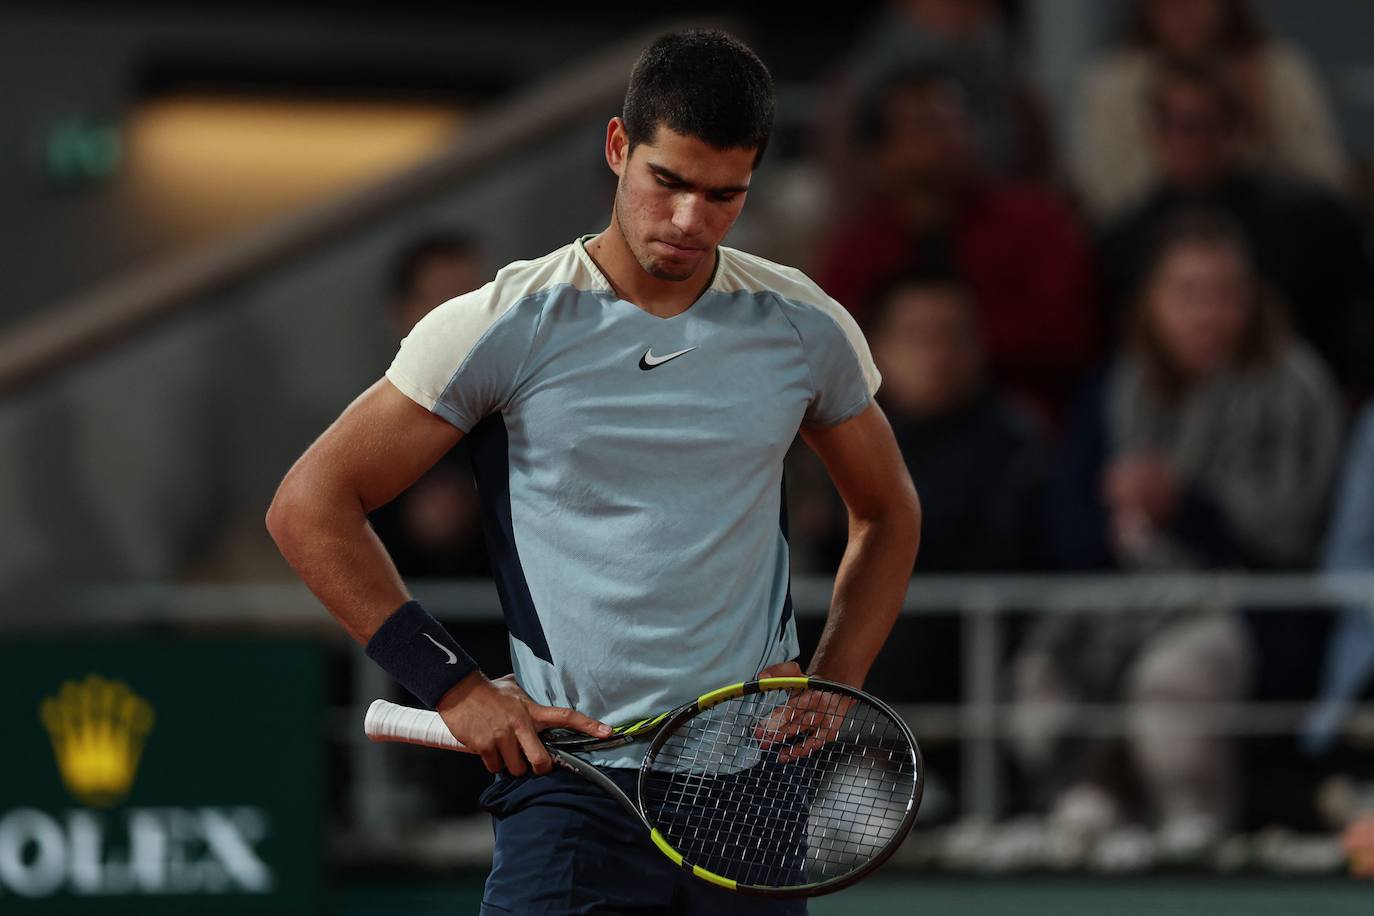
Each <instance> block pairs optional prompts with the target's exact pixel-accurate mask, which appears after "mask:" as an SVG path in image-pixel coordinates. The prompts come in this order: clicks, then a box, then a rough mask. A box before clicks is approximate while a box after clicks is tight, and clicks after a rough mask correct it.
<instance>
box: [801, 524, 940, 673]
mask: <svg viewBox="0 0 1374 916" xmlns="http://www.w3.org/2000/svg"><path fill="white" fill-rule="evenodd" d="M920 530H921V523H920V511H919V509H918V508H917V507H914V506H913V507H909V508H908V507H905V506H904V507H901V508H894V509H892V510H891V511H889V512H888V513H886V514H885V515H883V516H881V517H880V518H878V519H875V520H863V519H851V520H850V525H849V545H848V547H846V548H845V553H844V558H843V559H842V560H841V561H840V569H839V572H838V573H837V574H836V576H835V594H834V597H833V598H832V599H831V602H830V615H829V617H828V618H827V619H826V624H825V631H824V632H823V633H822V634H821V641H820V645H819V646H817V648H816V654H815V655H814V656H813V657H812V660H811V673H812V674H815V675H817V676H819V677H824V678H827V679H829V680H834V681H839V682H841V683H845V684H852V685H854V686H861V685H862V684H863V681H864V678H865V677H866V676H867V675H868V669H869V667H870V666H871V665H872V664H873V659H875V658H876V657H877V656H878V651H879V650H880V649H882V647H883V643H884V642H885V641H886V640H887V635H888V633H889V632H890V631H891V629H892V624H893V623H894V622H895V621H896V619H897V615H898V613H900V612H901V607H902V601H903V599H904V598H905V597H906V590H907V583H908V582H909V581H910V579H911V569H912V566H913V565H914V564H915V561H916V549H917V546H918V544H919V541H920Z"/></svg>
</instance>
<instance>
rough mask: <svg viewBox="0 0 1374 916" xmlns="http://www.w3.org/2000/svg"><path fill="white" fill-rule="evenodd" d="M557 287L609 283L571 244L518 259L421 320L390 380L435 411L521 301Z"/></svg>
mask: <svg viewBox="0 0 1374 916" xmlns="http://www.w3.org/2000/svg"><path fill="white" fill-rule="evenodd" d="M573 244H577V243H576V242H574V243H573ZM555 286H574V287H576V288H578V289H593V288H598V289H599V288H602V287H603V286H604V284H603V283H602V282H601V280H600V278H598V277H596V276H594V275H593V274H591V273H590V272H589V271H588V270H587V269H586V267H585V265H584V264H583V263H582V261H581V260H580V259H579V258H577V257H576V255H575V254H574V253H573V251H572V246H571V245H565V246H563V247H562V248H556V249H554V250H553V251H551V252H549V253H548V254H546V255H544V256H542V257H539V258H534V259H532V260H526V261H512V262H511V263H509V264H507V265H506V266H505V267H502V268H501V269H500V270H499V271H497V272H496V277H495V278H494V279H492V280H490V281H488V282H487V283H486V284H485V285H484V286H482V287H481V288H480V289H475V290H473V291H472V292H470V293H464V294H463V295H461V296H456V297H454V298H452V299H448V300H446V301H445V302H442V303H440V304H439V305H438V306H436V307H435V308H434V309H433V310H432V311H431V312H429V314H427V315H425V316H424V317H423V318H421V319H420V320H419V322H417V323H416V325H415V327H414V328H412V329H411V331H410V333H409V334H408V335H406V337H405V339H404V340H402V341H401V347H400V350H399V351H398V352H397V354H396V357H395V359H394V360H392V363H391V366H390V368H388V369H387V371H386V377H387V379H388V380H389V381H390V382H391V383H392V384H393V385H395V386H396V387H397V388H398V389H400V391H401V392H402V393H404V394H405V395H406V396H407V397H409V398H410V399H411V400H413V401H415V402H417V403H418V404H420V405H421V406H422V407H424V408H426V409H428V410H433V409H434V405H435V404H436V403H437V402H438V400H439V396H440V395H441V394H442V393H443V391H444V388H445V387H446V386H447V385H448V383H449V380H450V379H452V378H453V376H454V373H456V372H457V371H458V369H459V368H460V367H461V366H462V365H463V362H464V361H465V360H466V359H467V358H468V357H469V356H470V355H471V354H472V352H473V350H474V349H475V348H476V347H477V345H478V344H479V343H480V342H481V340H482V338H483V337H484V336H486V334H487V332H489V331H490V330H491V328H492V327H493V326H494V325H495V324H496V323H497V322H498V321H500V320H501V318H502V317H503V316H504V315H506V313H507V312H509V311H510V310H511V309H512V308H514V307H515V306H517V305H518V304H519V303H521V302H526V301H529V300H530V299H531V297H533V296H535V295H536V294H538V293H540V292H542V291H544V290H547V289H550V288H552V287H555Z"/></svg>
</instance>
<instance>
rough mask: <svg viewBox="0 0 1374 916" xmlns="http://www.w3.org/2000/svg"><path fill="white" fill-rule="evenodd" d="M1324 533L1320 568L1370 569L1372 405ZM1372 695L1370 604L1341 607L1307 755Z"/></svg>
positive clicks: (1326, 743) (1326, 744)
mask: <svg viewBox="0 0 1374 916" xmlns="http://www.w3.org/2000/svg"><path fill="white" fill-rule="evenodd" d="M1334 507H1335V514H1334V518H1333V519H1332V523H1331V530H1330V532H1329V533H1328V534H1327V541H1326V555H1325V558H1324V566H1325V568H1326V569H1328V570H1331V571H1332V572H1351V571H1363V572H1371V571H1374V405H1370V406H1369V407H1366V408H1365V410H1364V413H1363V415H1362V416H1361V418H1360V421H1359V423H1358V424H1357V425H1356V427H1355V432H1354V435H1353V437H1352V439H1351V443H1350V448H1349V451H1348V453H1347V458H1346V462H1345V470H1344V472H1343V473H1342V476H1341V485H1340V488H1339V489H1338V490H1337V497H1336V500H1335V503H1334ZM1371 693H1374V608H1370V606H1369V605H1368V604H1365V605H1356V606H1354V607H1351V608H1348V609H1346V610H1345V611H1344V612H1343V613H1342V614H1341V618H1340V622H1339V623H1338V624H1337V626H1336V629H1335V632H1334V633H1332V636H1331V643H1330V645H1329V647H1328V649H1327V655H1326V669H1325V672H1324V675H1323V678H1322V687H1321V696H1320V698H1319V700H1320V701H1319V703H1318V705H1317V707H1316V708H1315V709H1314V711H1313V715H1312V716H1311V717H1310V719H1309V720H1308V722H1307V725H1306V727H1305V729H1304V733H1303V744H1304V746H1305V747H1306V749H1307V750H1308V751H1309V752H1310V753H1321V752H1324V751H1326V750H1327V749H1329V748H1330V747H1331V745H1332V743H1333V742H1334V741H1335V738H1336V734H1337V731H1338V730H1339V729H1340V726H1341V723H1342V720H1343V719H1344V718H1345V713H1346V710H1347V708H1348V707H1349V705H1350V703H1351V702H1353V701H1355V700H1358V699H1360V698H1361V697H1369V696H1370V695H1371Z"/></svg>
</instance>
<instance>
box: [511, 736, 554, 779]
mask: <svg viewBox="0 0 1374 916" xmlns="http://www.w3.org/2000/svg"><path fill="white" fill-rule="evenodd" d="M515 737H516V739H517V740H518V741H519V742H520V750H521V751H523V752H524V755H525V757H526V758H527V759H528V760H529V762H530V768H531V769H533V770H534V772H535V774H536V775H539V776H543V775H544V774H546V773H548V772H550V771H551V770H552V769H553V758H552V757H550V756H549V751H548V749H547V748H545V747H544V745H543V744H541V743H540V742H539V736H538V735H536V734H535V733H534V732H533V731H531V730H530V729H527V728H517V729H516V730H515Z"/></svg>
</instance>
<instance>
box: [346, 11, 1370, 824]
mask: <svg viewBox="0 0 1374 916" xmlns="http://www.w3.org/2000/svg"><path fill="white" fill-rule="evenodd" d="M1002 10H1003V7H1002V6H1001V5H999V4H997V3H993V2H988V0H902V2H892V3H889V4H888V5H887V6H886V7H885V8H884V9H883V10H882V12H881V14H880V15H879V17H878V19H876V20H875V21H874V22H872V23H871V24H870V25H869V27H868V28H867V29H865V30H864V31H863V32H862V34H861V37H860V38H859V40H858V43H857V45H856V46H855V47H853V48H852V49H850V51H849V53H848V54H847V55H846V57H845V60H846V63H845V64H844V65H843V66H841V67H840V68H838V70H837V71H836V72H835V74H834V75H833V76H832V78H831V79H829V80H828V81H827V83H826V85H825V86H824V87H823V89H824V92H823V96H824V99H825V102H824V105H823V106H821V108H820V110H819V111H818V113H817V123H816V130H815V136H814V144H813V148H812V150H811V154H812V158H813V160H814V162H815V163H816V174H817V175H818V176H819V177H818V180H819V181H821V182H822V183H823V184H824V185H825V192H826V193H825V196H826V199H827V200H828V201H831V203H830V204H829V205H828V213H827V218H826V221H825V225H826V226H827V227H828V231H827V232H826V233H825V234H824V235H823V236H822V237H821V238H819V240H818V242H817V244H816V245H815V250H814V251H813V252H812V256H811V260H810V263H807V264H801V265H798V266H801V267H802V268H803V269H805V270H806V271H807V272H808V273H809V274H810V275H811V276H812V277H813V278H815V279H816V280H817V282H818V283H820V285H821V286H822V287H823V288H824V289H825V290H826V291H827V292H828V293H829V294H830V295H831V296H833V297H834V298H835V299H836V300H838V301H839V302H840V303H842V304H843V305H844V306H845V307H846V308H847V309H849V310H850V311H851V312H852V313H853V314H854V316H855V317H856V318H857V319H858V321H859V322H860V324H861V325H862V326H863V328H864V329H865V332H866V334H867V337H868V340H869V344H870V346H871V348H872V351H873V355H874V358H875V360H876V362H877V364H878V367H879V369H880V371H881V372H882V375H883V385H882V388H881V390H880V392H879V394H878V398H879V401H880V402H881V404H882V406H883V409H884V410H885V412H886V413H887V416H888V418H889V420H890V422H891V424H892V427H893V429H894V431H895V433H896V437H897V441H898V443H899V444H900V446H901V449H902V452H903V454H904V456H905V458H906V461H907V464H908V467H909V468H910V471H911V475H912V477H913V479H914V481H915V483H916V488H917V490H918V492H919V494H920V497H921V502H922V506H923V511H924V524H923V538H922V544H921V550H920V555H919V558H918V560H917V564H916V568H915V570H914V573H915V575H917V576H920V575H921V574H923V573H937V572H951V573H968V572H986V571H1023V572H1025V571H1088V570H1097V571H1107V570H1120V571H1186V570H1254V571H1264V570H1314V569H1331V570H1369V569H1374V406H1371V407H1363V404H1364V402H1365V401H1366V398H1367V395H1368V394H1369V392H1370V389H1371V382H1372V381H1374V317H1372V316H1374V267H1372V266H1371V257H1370V250H1369V246H1368V238H1367V210H1368V206H1367V203H1368V202H1367V201H1362V200H1361V199H1360V197H1359V196H1358V193H1357V189H1356V182H1355V181H1354V179H1353V175H1354V170H1353V169H1352V166H1351V163H1350V162H1349V161H1348V156H1347V153H1346V151H1345V149H1344V148H1343V146H1342V143H1341V139H1340V136H1339V133H1338V130H1337V126H1336V123H1335V120H1334V118H1333V115H1332V106H1331V104H1330V102H1329V100H1328V98H1327V93H1326V90H1325V89H1324V87H1323V85H1322V82H1321V80H1320V78H1319V77H1318V75H1317V73H1316V71H1315V69H1314V67H1313V65H1312V64H1311V63H1310V61H1309V60H1308V58H1307V57H1306V56H1305V55H1304V53H1303V51H1302V50H1301V49H1299V48H1298V47H1297V46H1296V45H1294V44H1293V43H1292V42H1290V41H1288V40H1286V39H1285V38H1284V37H1283V36H1282V35H1279V34H1277V33H1276V32H1275V31H1274V30H1273V29H1272V28H1271V27H1269V26H1267V25H1266V24H1265V23H1264V22H1262V21H1260V19H1259V18H1258V16H1257V14H1256V12H1255V10H1254V9H1253V8H1252V6H1251V5H1250V4H1249V3H1246V2H1243V0H1138V2H1136V3H1135V4H1134V5H1133V7H1132V9H1131V11H1130V15H1129V21H1128V22H1127V23H1125V24H1124V25H1125V28H1124V30H1123V32H1122V33H1121V34H1120V36H1119V38H1118V40H1117V41H1116V43H1115V44H1114V45H1113V46H1111V47H1109V48H1107V49H1105V50H1104V51H1103V52H1102V53H1101V55H1100V57H1099V58H1098V59H1097V60H1096V62H1095V63H1094V64H1093V65H1092V66H1091V67H1090V68H1089V69H1087V70H1086V71H1085V72H1083V73H1082V74H1081V75H1080V85H1079V88H1078V92H1077V97H1076V103H1075V105H1074V106H1073V108H1072V111H1071V121H1072V123H1071V125H1070V126H1071V130H1070V131H1069V132H1068V135H1069V136H1070V138H1071V140H1070V142H1069V143H1068V145H1067V148H1065V149H1056V148H1055V147H1056V144H1055V143H1054V142H1053V141H1052V139H1051V137H1052V134H1053V132H1052V131H1051V130H1050V129H1049V127H1048V117H1047V114H1046V108H1045V106H1044V104H1043V103H1042V101H1041V99H1040V97H1039V95H1038V93H1037V91H1036V87H1035V86H1034V85H1033V84H1032V83H1031V81H1030V80H1029V79H1028V78H1027V75H1026V73H1025V71H1024V70H1023V68H1022V67H1020V66H1019V65H1018V61H1017V56H1016V52H1015V47H1014V45H1013V43H1012V41H1011V38H1010V36H1009V29H1008V24H1007V23H1006V22H1005V21H1004V18H1003V13H1002ZM764 168H767V166H766V164H765V166H764ZM491 269H492V265H486V264H484V263H483V260H482V252H481V249H480V242H479V240H476V239H474V238H472V237H470V236H466V235H461V234H453V235H446V234H437V235H434V236H430V237H426V238H423V239H419V240H417V241H416V243H415V244H414V245H413V246H412V247H410V248H409V249H407V250H406V251H405V252H402V253H401V254H400V255H399V257H398V260H397V266H396V270H395V274H394V277H393V282H392V289H391V295H392V304H391V314H392V316H393V318H394V326H395V331H396V334H397V336H398V339H399V337H400V336H404V334H405V332H406V331H407V330H408V328H409V327H410V326H411V325H413V324H414V322H415V321H416V320H418V318H419V317H420V316H421V315H423V314H424V312H425V311H426V310H427V309H428V308H432V307H433V306H434V305H437V304H438V303H439V302H441V301H443V300H444V299H447V298H450V297H452V296H455V295H458V294H460V293H463V292H466V291H468V290H470V289H474V288H476V287H477V286H480V285H481V284H482V283H483V282H484V281H485V279H486V277H487V274H488V273H489V272H490V270H491ZM460 452H461V446H460V449H459V451H457V452H455V453H454V454H453V455H450V456H448V457H447V458H445V459H444V460H443V461H441V462H440V463H439V465H437V466H436V467H435V468H434V469H433V470H432V471H430V472H429V473H428V474H427V475H426V476H425V477H424V478H423V479H422V480H420V481H419V482H418V483H417V484H416V486H415V487H413V488H412V489H411V490H409V491H408V492H407V493H405V494H403V495H402V496H401V497H400V498H399V499H398V500H396V501H395V502H394V503H392V504H391V505H389V506H387V507H385V508H384V509H382V510H379V511H378V512H377V513H375V514H374V516H373V523H374V526H375V527H376V528H377V530H378V532H379V534H380V535H381V536H382V539H383V541H384V543H386V544H387V546H388V548H389V549H390V550H391V552H392V554H393V556H394V557H395V559H396V561H397V564H398V567H399V568H400V570H401V572H402V574H403V575H406V576H408V577H420V576H468V575H477V576H480V575H485V574H486V568H485V562H486V560H485V552H484V551H483V550H482V549H481V546H480V522H479V518H478V509H477V503H476V500H475V496H474V492H473V487H472V482H471V476H470V474H469V471H468V470H467V467H466V462H465V460H464V459H463V457H462V455H461V454H460ZM787 481H788V487H787V490H788V497H789V503H790V518H791V525H790V539H791V546H792V556H793V571H794V573H796V574H821V575H829V574H833V572H834V570H835V567H836V565H837V564H838V562H839V559H840V556H841V554H842V552H843V549H844V545H845V538H846V532H847V524H846V522H847V520H846V515H845V509H844V506H843V503H842V502H840V500H839V498H838V496H837V495H836V494H835V493H834V490H833V488H832V487H830V485H829V482H828V480H827V479H826V476H825V472H824V470H823V468H821V467H820V465H819V462H818V461H816V459H815V458H814V456H812V455H810V453H809V452H807V451H806V450H805V448H804V447H798V448H796V449H794V450H793V453H792V454H791V455H790V456H789V458H788V463H787ZM958 641H959V628H958V624H957V621H955V620H954V619H952V618H937V617H931V618H928V619H927V618H922V619H921V620H919V621H917V620H914V619H909V618H907V619H904V620H903V621H902V622H901V623H900V624H899V627H898V629H897V631H895V632H894V635H893V639H892V641H891V642H890V644H889V646H888V648H887V650H886V651H885V656H884V660H885V661H886V662H887V664H886V665H884V664H880V665H879V666H878V667H877V668H875V675H874V676H875V678H876V679H877V680H876V681H875V682H874V683H871V685H870V686H872V687H873V689H875V690H877V691H879V692H888V693H895V694H899V695H903V696H907V697H910V698H913V699H916V700H924V701H930V700H953V699H957V697H958V692H959V680H960V678H959V671H958V659H959V649H958ZM1006 671H1007V678H1006V691H1007V697H1008V699H1009V700H1011V701H1012V702H1013V703H1014V704H1015V705H1016V707H1017V708H1018V709H1019V710H1020V714H1019V718H1018V720H1017V721H1018V725H1017V729H1016V732H1017V738H1016V740H1015V741H1014V742H1013V747H1012V748H1011V750H1012V751H1013V752H1014V755H1013V756H1014V757H1015V760H1016V762H1017V767H1018V770H1017V774H1018V778H1019V779H1020V780H1021V781H1023V782H1024V785H1025V786H1026V787H1027V788H1026V792H1025V794H1026V801H1027V802H1028V803H1031V804H1034V805H1037V806H1040V807H1042V808H1043V809H1044V810H1048V811H1052V812H1057V813H1058V814H1060V815H1062V816H1063V817H1066V818H1073V817H1076V818H1080V819H1086V820H1088V821H1092V820H1093V819H1094V818H1096V819H1098V820H1103V819H1107V820H1111V819H1130V820H1135V821H1139V822H1141V823H1147V824H1150V825H1152V826H1153V827H1155V828H1157V829H1159V830H1160V831H1161V832H1162V833H1164V834H1167V835H1168V836H1169V837H1170V838H1171V841H1172V842H1175V843H1177V844H1178V845H1179V846H1180V847H1187V846H1189V844H1192V845H1194V846H1205V845H1207V844H1209V843H1213V842H1215V841H1216V840H1217V839H1219V838H1220V837H1221V836H1223V835H1224V833H1225V832H1226V831H1227V830H1229V829H1233V828H1234V827H1236V826H1237V825H1238V824H1239V823H1240V822H1241V821H1243V820H1244V814H1243V812H1242V811H1241V810H1240V808H1241V806H1242V792H1241V786H1240V781H1239V780H1238V776H1237V773H1238V766H1239V764H1238V761H1237V751H1236V748H1234V747H1232V746H1231V744H1230V742H1229V741H1228V740H1227V739H1225V738H1223V737H1221V736H1218V735H1215V734H1213V733H1211V732H1210V731H1209V730H1208V729H1206V728H1203V727H1200V726H1199V727H1193V726H1192V725H1191V724H1190V723H1191V722H1192V720H1191V718H1190V710H1192V709H1194V708H1195V707H1196V706H1197V704H1212V703H1228V702H1233V701H1240V700H1245V699H1252V698H1258V699H1266V700H1292V701H1304V702H1306V701H1317V702H1316V703H1314V709H1315V710H1316V711H1315V713H1314V714H1313V716H1312V717H1311V719H1310V721H1309V722H1308V725H1307V728H1306V731H1305V732H1304V734H1303V736H1302V742H1301V750H1302V753H1305V754H1307V755H1309V759H1318V758H1320V757H1321V755H1324V754H1329V753H1334V751H1333V748H1335V747H1336V746H1337V745H1339V743H1340V742H1339V735H1340V732H1341V723H1342V720H1343V711H1344V710H1345V709H1346V708H1347V706H1348V705H1349V704H1350V703H1351V702H1353V701H1356V700H1359V699H1361V698H1364V699H1368V698H1370V696H1371V689H1372V688H1374V618H1371V616H1370V615H1369V614H1368V613H1367V612H1366V611H1364V610H1361V609H1351V610H1349V611H1347V612H1344V613H1341V614H1335V615H1333V614H1331V613H1329V612H1327V611H1324V610H1313V609H1303V608H1294V609H1293V611H1292V612H1291V613H1288V612H1278V613H1275V612H1267V613H1263V614H1261V613H1252V612H1248V611H1247V610H1246V609H1245V608H1241V607H1223V606H1208V607H1184V608H1170V609H1167V610H1163V609H1157V608H1154V609H1141V610H1140V612H1139V613H1132V614H1129V615H1114V616H1111V617H1107V616H1104V615H1091V614H1085V615H1083V616H1076V615H1062V614H1061V615H1054V616H1053V617H1047V618H1045V619H1030V620H1028V621H1026V623H1025V626H1024V628H1023V630H1022V631H1021V632H1020V633H1019V636H1018V639H1017V641H1016V644H1015V646H1014V648H1013V652H1012V654H1011V655H1010V656H1009V657H1008V659H1007V665H1006ZM1107 702H1111V703H1121V704H1123V706H1122V708H1123V709H1124V710H1125V711H1124V712H1123V721H1122V729H1121V732H1122V734H1123V735H1124V738H1123V739H1122V740H1121V741H1119V742H1114V743H1112V742H1101V741H1099V742H1096V745H1095V746H1094V747H1092V748H1085V747H1084V746H1083V744H1082V742H1081V740H1079V739H1078V738H1076V736H1077V735H1079V734H1081V732H1082V730H1081V729H1075V727H1074V720H1073V710H1075V709H1077V708H1080V705H1081V704H1100V703H1107Z"/></svg>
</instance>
